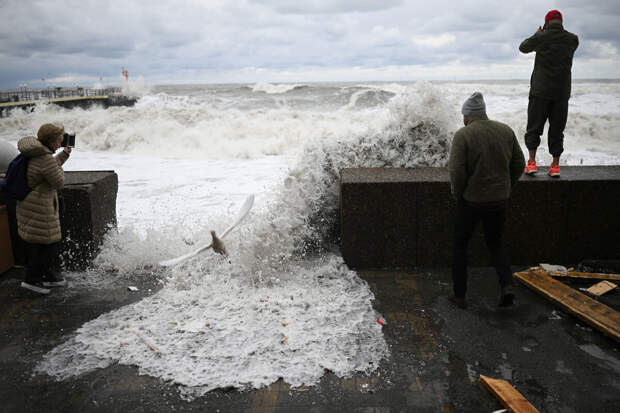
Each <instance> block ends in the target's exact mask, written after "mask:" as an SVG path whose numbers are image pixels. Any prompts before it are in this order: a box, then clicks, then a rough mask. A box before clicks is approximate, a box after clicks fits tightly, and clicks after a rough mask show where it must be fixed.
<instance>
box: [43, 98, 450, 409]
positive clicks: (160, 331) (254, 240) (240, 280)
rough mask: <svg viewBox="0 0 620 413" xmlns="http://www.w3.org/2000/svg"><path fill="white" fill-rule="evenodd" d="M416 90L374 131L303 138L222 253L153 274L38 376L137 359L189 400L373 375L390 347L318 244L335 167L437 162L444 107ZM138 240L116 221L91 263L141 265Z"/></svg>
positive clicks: (328, 228)
mask: <svg viewBox="0 0 620 413" xmlns="http://www.w3.org/2000/svg"><path fill="white" fill-rule="evenodd" d="M424 91H425V93H412V94H411V95H410V96H408V97H403V99H402V100H401V101H395V102H394V103H393V105H392V106H391V109H390V110H391V113H392V118H391V120H390V121H389V122H387V123H386V124H385V125H384V127H383V128H381V129H379V130H376V131H373V130H371V129H369V130H367V131H366V132H365V133H362V134H350V135H347V136H342V137H340V138H339V139H336V140H330V139H327V138H325V137H319V138H318V139H317V140H315V141H313V142H311V143H309V144H307V145H306V147H305V148H304V149H303V151H302V153H301V154H300V156H299V159H298V161H297V163H296V164H295V165H294V166H293V167H292V168H291V169H290V171H289V173H288V174H287V176H286V178H285V179H284V182H283V183H282V184H281V185H280V186H278V187H277V188H276V189H275V190H274V194H273V196H272V197H271V201H270V202H269V205H268V206H267V207H266V208H264V209H262V210H260V211H258V212H252V213H251V214H250V217H248V219H247V220H246V221H247V223H246V224H245V225H244V224H242V225H241V226H240V227H239V228H237V229H236V230H235V231H234V232H233V233H231V235H230V237H229V238H227V244H228V247H229V250H230V251H231V255H230V257H228V258H223V257H220V256H218V255H215V254H202V255H200V256H198V257H196V258H195V259H192V260H189V261H187V262H186V263H184V264H183V265H179V266H178V267H175V268H173V269H171V270H170V271H169V272H166V273H164V274H165V277H166V285H165V287H164V288H163V289H162V290H161V291H159V292H158V293H156V294H154V295H152V296H150V297H147V298H145V299H143V300H141V301H140V302H138V303H135V304H131V305H129V306H126V307H123V308H120V309H118V310H115V311H112V312H110V313H107V314H104V315H102V316H100V317H99V318H97V319H95V320H92V321H90V322H88V323H86V324H85V325H84V326H83V327H81V328H80V329H79V330H78V331H77V332H76V334H75V335H74V336H73V337H72V338H70V339H69V340H68V341H67V342H65V343H64V344H62V345H60V346H58V347H56V348H55V349H53V350H52V351H51V352H49V353H48V354H47V355H46V356H45V357H44V359H43V360H42V361H41V363H40V364H39V365H38V366H37V369H36V371H37V372H40V373H47V374H50V375H52V376H54V377H56V378H58V379H67V378H69V377H72V376H76V375H80V374H83V373H86V372H88V371H91V370H92V369H95V368H102V367H105V366H108V365H110V364H112V363H121V364H129V365H135V366H138V368H139V372H140V373H141V374H149V375H152V376H155V377H160V378H161V379H163V380H168V381H170V382H172V383H176V384H178V385H180V387H179V388H180V391H181V393H182V394H183V395H184V397H186V398H188V399H191V398H194V397H197V396H200V395H202V394H204V393H205V392H207V391H209V390H212V389H215V388H222V387H230V386H232V387H236V388H241V389H243V388H258V387H261V386H265V385H268V384H270V383H272V382H274V381H276V380H277V379H278V378H283V379H284V381H286V382H287V383H289V384H291V385H292V386H300V385H312V384H315V383H317V382H318V380H320V378H321V377H322V375H323V374H324V372H325V371H326V370H329V371H332V372H334V373H335V374H336V375H338V376H341V377H343V376H349V375H351V374H354V373H356V372H357V373H371V372H372V371H374V370H375V369H376V368H377V367H378V366H379V363H380V361H381V360H382V359H383V358H384V357H387V356H388V354H389V350H388V346H387V344H386V342H385V340H384V337H383V335H382V332H381V325H380V324H378V323H377V322H376V319H377V317H380V314H377V313H376V311H375V310H374V309H373V308H372V305H371V303H372V299H373V298H374V297H373V294H372V292H371V291H370V288H369V286H368V284H367V283H366V282H365V281H364V280H362V279H361V278H359V277H358V276H357V275H356V274H355V273H354V272H353V271H350V270H349V269H348V268H347V266H346V265H345V264H344V262H343V261H342V258H341V257H340V256H339V255H338V254H336V253H334V252H329V251H330V250H333V249H334V246H335V244H334V237H333V233H334V228H335V226H336V225H337V218H336V217H337V213H336V209H337V205H338V176H339V171H340V169H341V168H344V167H354V166H357V167H359V166H370V167H391V166H405V167H415V166H419V165H443V164H445V161H446V157H447V151H448V148H449V137H450V133H449V130H450V127H451V126H452V123H448V124H447V121H446V119H448V118H449V116H447V115H446V114H447V113H449V112H448V111H447V109H446V108H445V105H446V103H445V102H443V101H442V100H441V99H440V98H439V97H438V96H437V94H436V93H435V92H434V91H433V89H432V88H429V87H426V88H425V89H424ZM412 101H414V103H412ZM446 116H447V117H446ZM221 219H222V220H224V217H221ZM217 221H218V220H216V219H214V221H213V222H217ZM206 230H207V228H204V229H202V230H200V231H202V233H203V234H205V235H206ZM175 235H178V233H177V234H175ZM148 236H149V237H150V238H149V242H150V245H157V244H159V243H161V245H162V248H163V246H164V245H166V246H167V247H165V248H169V245H170V244H172V245H173V248H172V250H174V251H175V252H176V253H177V254H178V253H179V252H180V250H181V249H182V248H183V243H184V242H185V241H186V240H184V239H182V238H178V239H176V240H174V239H172V240H170V241H166V238H173V237H170V234H159V235H158V234H156V233H155V234H153V233H151V234H149V235H148ZM138 238H139V235H137V234H135V233H134V232H132V231H128V230H121V231H120V232H119V233H118V235H116V236H110V238H109V239H108V240H107V241H106V246H105V247H104V251H103V252H102V254H101V256H100V257H99V258H98V263H99V264H100V265H104V264H105V263H110V262H116V263H117V265H118V264H119V263H121V264H122V267H125V269H124V270H125V271H132V267H133V268H134V269H136V268H139V267H142V266H146V265H150V264H152V263H149V260H148V259H144V258H145V255H144V254H140V253H139V249H137V250H133V249H132V247H130V246H131V245H136V246H138V245H140V240H139V239H138ZM192 242H193V240H190V242H189V243H192ZM136 248H138V247H136ZM165 248H164V249H165ZM186 248H187V249H190V247H189V246H187V247H186ZM132 251H134V252H132ZM160 254H161V251H159V253H153V255H152V257H153V258H155V256H156V255H159V258H161V256H160ZM146 256H147V257H151V256H150V255H146ZM120 271H121V272H122V271H123V268H120Z"/></svg>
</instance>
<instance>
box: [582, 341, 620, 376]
mask: <svg viewBox="0 0 620 413" xmlns="http://www.w3.org/2000/svg"><path fill="white" fill-rule="evenodd" d="M579 348H580V349H582V350H583V351H585V352H586V353H588V354H589V355H591V356H592V357H594V358H597V359H599V360H602V361H604V363H602V365H603V366H604V367H607V368H609V369H611V370H613V371H615V372H616V373H619V374H620V361H619V360H618V359H617V358H615V357H612V356H610V355H609V354H607V353H606V352H605V351H603V349H601V348H600V347H599V346H597V345H594V344H584V345H582V346H579Z"/></svg>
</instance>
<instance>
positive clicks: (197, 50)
mask: <svg viewBox="0 0 620 413" xmlns="http://www.w3.org/2000/svg"><path fill="white" fill-rule="evenodd" d="M26 3H28V4H26ZM513 3H514V4H513ZM562 4H563V7H564V8H563V9H561V11H562V12H563V13H564V16H565V25H566V28H567V29H568V30H571V31H573V32H575V33H576V34H578V35H579V37H580V40H581V45H580V48H579V50H578V54H577V58H579V59H582V60H583V61H582V62H581V63H580V65H577V67H578V68H579V67H585V66H587V67H588V70H587V73H597V71H599V72H600V73H601V77H609V73H608V72H609V70H610V68H613V67H614V64H613V62H616V63H615V67H617V64H620V57H619V56H618V50H620V34H619V32H618V30H617V22H618V21H619V17H620V5H619V4H620V3H618V2H617V1H611V0H606V1H602V2H599V4H597V5H591V4H590V3H589V2H587V1H585V0H583V1H577V0H571V1H568V2H563V3H562ZM547 11H548V6H546V5H544V4H543V5H541V4H540V3H539V2H538V1H534V0H524V1H520V2H512V3H505V2H499V1H490V0H477V1H475V0H463V1H461V2H458V3H455V2H452V1H448V0H434V1H433V2H421V1H406V2H405V1H396V0H392V1H390V0H388V1H371V0H357V1H353V0H332V1H318V0H316V1H306V2H299V3H295V2H290V1H288V0H286V1H285V0H239V1H235V2H227V1H223V0H212V1H200V2H198V1H196V2H184V3H174V4H169V3H168V2H164V1H159V0H152V1H149V2H147V1H135V0H134V1H132V0H125V1H120V0H111V1H108V2H101V1H95V0H83V1H70V0H66V1H63V0H48V1H46V2H34V3H30V2H22V1H17V0H8V1H4V2H0V13H2V16H3V17H4V21H5V24H3V25H2V26H0V57H1V58H2V62H3V65H1V66H0V87H14V86H15V85H16V84H17V83H22V82H27V81H32V80H36V79H40V78H41V77H46V78H54V77H71V76H66V75H67V74H72V75H75V76H73V77H75V78H88V76H90V77H92V78H99V77H100V76H101V77H104V78H109V79H110V80H111V81H114V80H118V76H119V73H120V69H121V67H128V68H129V70H130V74H131V75H142V76H144V77H145V78H146V79H147V81H148V79H155V80H154V81H164V82H167V81H175V82H179V81H183V76H184V75H185V74H188V73H192V76H194V77H193V78H192V79H191V80H198V81H214V79H216V80H221V79H224V80H225V79H235V80H241V81H246V82H254V81H260V80H261V79H259V78H258V76H259V74H260V73H271V76H272V77H277V76H278V75H277V74H278V73H284V72H286V73H287V75H286V76H291V73H295V72H299V73H300V74H303V73H308V72H307V71H304V70H313V69H308V68H320V70H321V71H323V72H324V73H325V76H326V77H325V78H324V80H330V79H329V76H330V73H334V72H335V71H338V73H346V71H347V70H350V73H357V69H355V68H360V67H361V68H364V69H366V72H365V73H367V75H368V76H370V73H376V74H377V76H378V77H380V76H382V73H383V72H384V68H386V67H391V68H393V69H392V70H393V71H397V70H398V67H402V68H403V69H402V71H401V73H402V76H403V78H407V76H410V75H409V73H410V70H411V67H412V66H413V67H420V68H432V70H430V72H431V73H433V74H436V75H437V76H439V77H440V76H442V72H443V70H444V68H446V67H450V68H451V69H450V70H454V67H455V66H456V67H457V68H458V65H459V64H460V65H463V66H464V69H463V70H465V66H472V67H474V66H479V67H483V66H488V65H490V64H497V65H503V66H502V67H503V68H502V69H498V70H499V71H498V72H497V76H508V77H511V76H513V77H514V76H520V77H524V78H526V77H527V76H528V75H529V73H527V72H528V71H529V70H531V65H525V64H524V63H527V60H526V61H524V60H523V59H524V57H523V56H522V55H520V54H519V51H518V45H519V43H520V42H521V41H522V40H523V39H524V38H526V37H529V36H530V35H531V34H533V33H534V31H535V30H536V28H537V27H538V26H539V25H540V24H542V22H543V19H544V15H545V13H546V12H547ZM531 58H532V55H529V56H527V57H526V59H531ZM603 60H606V61H611V62H612V63H608V66H605V67H602V66H601V67H600V68H599V67H598V66H589V65H598V64H600V62H601V61H603ZM527 66H530V67H527ZM373 70H374V72H372V71H373ZM472 70H473V69H472ZM43 73H49V75H45V76H44V74H43ZM200 73H204V75H200ZM227 73H231V75H230V76H229V77H227ZM243 73H246V74H247V76H248V77H247V78H243V77H242V76H243ZM450 73H452V72H450ZM312 74H313V76H314V75H316V76H318V77H320V74H317V73H314V72H313V73H312ZM214 75H217V77H216V76H214ZM463 76H465V77H467V76H470V77H473V76H476V72H475V71H473V72H471V73H469V74H467V73H466V72H463ZM615 76H616V77H617V74H616V75H615ZM287 78H288V77H287ZM188 79H189V78H188ZM298 80H299V81H303V80H304V79H298ZM350 80H355V79H350Z"/></svg>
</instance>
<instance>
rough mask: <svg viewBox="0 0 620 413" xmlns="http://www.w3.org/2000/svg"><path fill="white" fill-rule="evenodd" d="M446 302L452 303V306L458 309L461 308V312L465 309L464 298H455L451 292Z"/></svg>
mask: <svg viewBox="0 0 620 413" xmlns="http://www.w3.org/2000/svg"><path fill="white" fill-rule="evenodd" d="M448 300H450V301H452V303H454V305H456V306H457V307H458V308H462V309H463V310H464V309H466V308H467V302H466V301H465V297H457V296H456V295H454V292H451V293H450V295H449V296H448Z"/></svg>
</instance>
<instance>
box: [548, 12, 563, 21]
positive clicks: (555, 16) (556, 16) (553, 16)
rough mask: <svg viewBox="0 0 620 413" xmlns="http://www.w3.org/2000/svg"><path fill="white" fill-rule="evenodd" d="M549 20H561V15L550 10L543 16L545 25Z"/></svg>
mask: <svg viewBox="0 0 620 413" xmlns="http://www.w3.org/2000/svg"><path fill="white" fill-rule="evenodd" d="M551 19H560V20H562V13H560V11H559V10H551V11H550V12H549V13H547V15H546V16H545V23H547V22H548V21H549V20H551Z"/></svg>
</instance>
